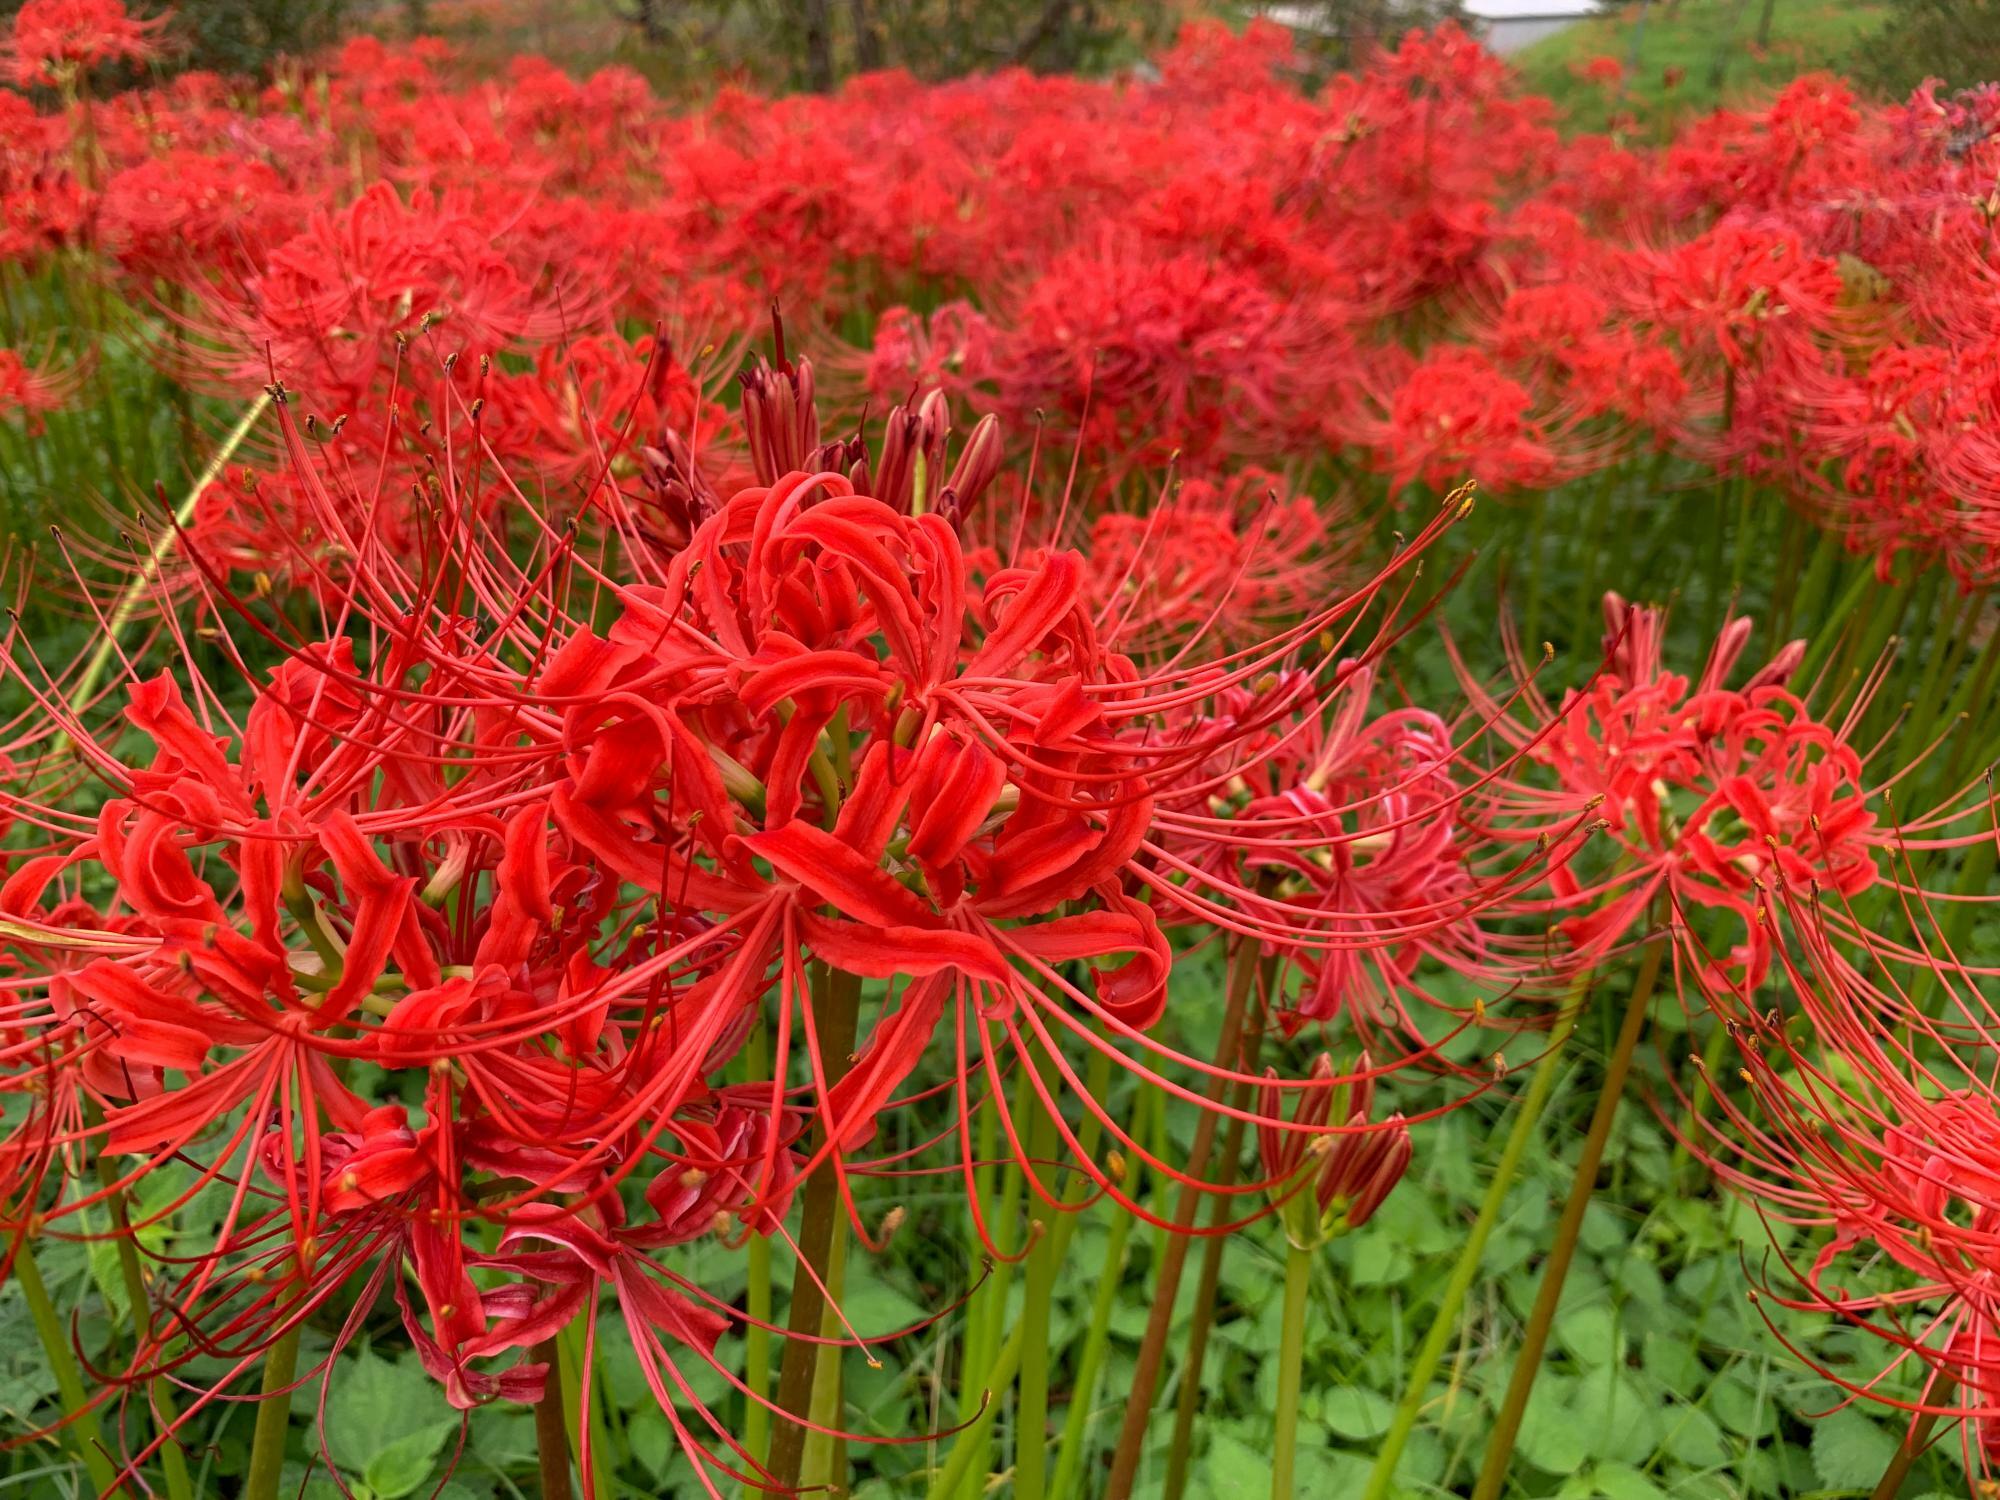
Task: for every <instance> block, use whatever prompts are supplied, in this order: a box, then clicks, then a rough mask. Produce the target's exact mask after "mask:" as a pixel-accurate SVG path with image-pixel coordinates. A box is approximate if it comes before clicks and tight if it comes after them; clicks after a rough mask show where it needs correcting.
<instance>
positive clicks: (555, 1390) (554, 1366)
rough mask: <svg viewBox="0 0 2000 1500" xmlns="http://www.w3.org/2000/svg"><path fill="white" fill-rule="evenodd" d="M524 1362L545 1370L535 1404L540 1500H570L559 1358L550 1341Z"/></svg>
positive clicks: (553, 1341) (543, 1341)
mask: <svg viewBox="0 0 2000 1500" xmlns="http://www.w3.org/2000/svg"><path fill="white" fill-rule="evenodd" d="M528 1358H529V1359H531V1360H533V1361H534V1362H535V1363H537V1364H546V1365H547V1366H548V1367H549V1373H548V1379H547V1381H546V1383H545V1384H544V1385H543V1386H542V1399H541V1400H539V1401H537V1402H536V1403H535V1458H536V1460H537V1462H538V1463H539V1464H540V1466H541V1474H542V1500H570V1497H571V1495H572V1493H573V1491H572V1490H571V1488H570V1482H569V1422H568V1419H567V1418H565V1417H564V1416H563V1383H562V1376H561V1374H560V1373H559V1370H558V1366H559V1365H560V1364H561V1362H562V1355H561V1353H560V1351H559V1350H558V1349H557V1348H556V1341H555V1339H554V1338H546V1339H543V1340H542V1341H541V1342H540V1343H539V1344H537V1345H535V1347H534V1349H533V1350H532V1351H530V1353H529V1355H528Z"/></svg>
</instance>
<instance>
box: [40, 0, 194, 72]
mask: <svg viewBox="0 0 2000 1500" xmlns="http://www.w3.org/2000/svg"><path fill="white" fill-rule="evenodd" d="M166 23H167V21H166V17H165V16H153V17H151V18H149V19H144V20H141V19H139V18H137V17H134V16H130V15H127V14H126V12H125V7H124V5H123V4H122V3H120V0H26V3H25V4H23V5H22V6H21V8H20V9H19V10H18V11H16V12H15V13H14V35H13V38H12V41H11V43H10V44H9V45H8V47H7V49H6V63H7V72H8V77H9V80H10V81H11V82H12V83H14V84H15V86H17V87H19V88H33V87H36V86H44V87H46V86H57V87H65V88H66V87H73V86H74V85H75V82H76V80H77V79H78V78H79V77H80V76H81V75H82V74H84V73H87V72H88V71H89V70H90V69H92V68H95V67H98V66H101V65H102V64H104V63H109V62H145V61H146V60H148V59H149V58H152V57H156V56H158V55H159V40H158V33H159V31H160V28H161V27H163V26H165V25H166Z"/></svg>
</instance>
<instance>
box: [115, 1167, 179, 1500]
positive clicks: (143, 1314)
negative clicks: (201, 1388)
mask: <svg viewBox="0 0 2000 1500" xmlns="http://www.w3.org/2000/svg"><path fill="white" fill-rule="evenodd" d="M97 1178H98V1181H99V1182H101V1183H103V1184H104V1187H105V1189H106V1194H105V1198H106V1202H107V1203H108V1204H109V1206H110V1210H111V1225H112V1228H113V1229H114V1230H115V1231H116V1244H117V1246H118V1271H119V1274H120V1276H121V1277H122V1278H123V1279H124V1282H125V1299H126V1301H127V1302H129V1303H130V1304H131V1310H132V1336H133V1338H134V1339H135V1340H136V1341H137V1343H138V1345H139V1347H140V1348H142V1349H143V1347H144V1346H145V1343H146V1341H147V1339H148V1338H150V1337H151V1335H152V1332H153V1330H152V1326H151V1325H152V1306H153V1303H152V1296H151V1294H150V1293H149V1292H148V1291H147V1290H146V1274H145V1272H144V1270H142V1269H141V1267H140V1265H139V1246H138V1244H137V1243H136V1242H135V1241H134V1240H133V1238H132V1214H131V1210H130V1208H129V1207H128V1206H127V1204H126V1201H125V1189H124V1188H122V1187H120V1186H119V1185H118V1168H117V1165H116V1163H114V1162H113V1161H112V1160H111V1158H110V1157H108V1156H103V1155H100V1156H99V1157H98V1158H97ZM146 1388H147V1392H148V1394H149V1395H150V1396H151V1397H152V1403H153V1410H154V1412H155V1414H156V1416H157V1418H158V1420H159V1422H160V1426H161V1429H162V1431H164V1432H165V1433H166V1436H165V1438H164V1439H162V1441H161V1443H160V1467H161V1468H162V1469H164V1470H165V1471H166V1476H167V1496H168V1500H194V1484H193V1481H192V1480H191V1479H190V1478H189V1477H188V1467H187V1455H186V1454H185V1453H183V1452H182V1451H181V1443H180V1439H179V1438H178V1437H175V1436H174V1435H173V1425H174V1419H175V1418H176V1417H177V1416H178V1415H179V1410H178V1408H177V1407H176V1406H175V1403H174V1394H173V1382H172V1381H170V1380H168V1379H167V1377H166V1376H164V1375H161V1376H157V1377H155V1378H154V1379H153V1380H151V1381H149V1382H147V1387H146Z"/></svg>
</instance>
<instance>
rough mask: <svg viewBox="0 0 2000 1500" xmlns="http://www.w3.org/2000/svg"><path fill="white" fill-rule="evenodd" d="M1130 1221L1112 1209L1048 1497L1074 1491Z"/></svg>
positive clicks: (1106, 1346)
mask: <svg viewBox="0 0 2000 1500" xmlns="http://www.w3.org/2000/svg"><path fill="white" fill-rule="evenodd" d="M1134 1222H1135V1221H1134V1219H1133V1216H1132V1215H1131V1214H1130V1213H1127V1212H1126V1211H1125V1210H1124V1209H1121V1208H1119V1207H1117V1206H1116V1205H1115V1204H1114V1205H1113V1206H1112V1210H1111V1230H1110V1233H1109V1234H1108V1235H1107V1236H1106V1237H1105V1241H1104V1269H1103V1274H1102V1275H1101V1276H1100V1277H1099V1278H1098V1282H1097V1296H1096V1297H1095V1298H1094V1299H1093V1300H1092V1302H1091V1305H1090V1326H1089V1327H1088V1328H1087V1329H1086V1330H1085V1331H1084V1335H1083V1350H1082V1352H1081V1353H1079V1354H1078V1355H1077V1359H1076V1382H1075V1386H1074V1388H1073V1389H1072V1390H1071V1392H1070V1399H1069V1411H1068V1412H1067V1413H1066V1414H1065V1415H1064V1417H1063V1431H1062V1442H1061V1444H1060V1445H1059V1446H1058V1447H1057V1449H1056V1472H1055V1477H1054V1479H1053V1480H1052V1481H1051V1483H1050V1485H1049V1493H1050V1494H1052V1495H1058V1496H1068V1495H1074V1494H1077V1493H1079V1491H1078V1489H1077V1482H1078V1477H1079V1476H1080V1475H1081V1473H1082V1471H1083V1461H1084V1457H1085V1454H1084V1449H1085V1447H1086V1446H1087V1444H1088V1438H1089V1432H1088V1429H1089V1426H1090V1413H1091V1408H1092V1407H1093V1406H1095V1405H1096V1402H1097V1377H1098V1373H1099V1372H1100V1371H1101V1370H1102V1369H1103V1367H1104V1354H1105V1351H1106V1350H1107V1349H1109V1348H1110V1346H1111V1312H1112V1308H1113V1307H1114V1305H1115V1304H1116V1303H1117V1300H1118V1288H1119V1286H1120V1284H1121V1282H1122V1280H1123V1276H1122V1274H1121V1273H1122V1271H1123V1269H1124V1265H1125V1246H1126V1242H1127V1240H1129V1239H1130V1238H1131V1234H1132V1225H1133V1223H1134Z"/></svg>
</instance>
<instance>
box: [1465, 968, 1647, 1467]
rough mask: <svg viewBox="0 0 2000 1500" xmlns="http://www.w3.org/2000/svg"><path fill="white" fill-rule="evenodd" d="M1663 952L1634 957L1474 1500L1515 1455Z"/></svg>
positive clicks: (1637, 1043) (1495, 1420) (1487, 1448)
mask: <svg viewBox="0 0 2000 1500" xmlns="http://www.w3.org/2000/svg"><path fill="white" fill-rule="evenodd" d="M1665 951H1666V939H1665V937H1664V935H1663V934H1655V935H1653V936H1652V937H1651V938H1650V939H1649V940H1648V941H1647V944H1646V956H1645V958H1644V959H1642V960H1641V961H1640V964H1639V973H1638V977H1637V978H1635V979H1634V980H1633V982H1632V994H1631V997H1630V998H1629V999H1628V1000H1627V1001H1626V1002H1625V1016H1624V1019H1623V1021H1622V1022H1621V1023H1620V1025H1619V1028H1618V1040H1617V1043H1616V1044H1615V1046H1614V1047H1613V1049H1612V1053H1611V1058H1610V1061H1609V1062H1608V1063H1607V1064H1606V1065H1605V1069H1604V1084H1603V1087H1602V1089H1601V1090H1600V1091H1599V1093H1598V1096H1597V1108H1596V1109H1595V1110H1594V1111H1593V1112H1592V1114H1591V1117H1590V1131H1589V1133H1588V1134H1587V1135H1586V1136H1585V1137H1584V1140H1583V1150H1582V1152H1581V1154H1580V1155H1579V1156H1578V1157H1577V1162H1576V1171H1575V1173H1574V1174H1573V1175H1572V1176H1571V1178H1570V1189H1569V1197H1568V1199H1567V1201H1565V1202H1564V1204H1563V1211H1562V1217H1561V1218H1560V1219H1559V1220H1557V1222H1556V1232H1555V1238H1554V1239H1553V1240H1552V1241H1551V1242H1550V1245H1549V1253H1548V1258H1547V1259H1546V1260H1544V1261H1543V1262H1542V1282H1541V1287H1540V1289H1539V1290H1538V1291H1537V1292H1536V1294H1535V1305H1534V1308H1533V1310H1532V1311H1531V1312H1530V1314H1529V1316H1528V1323H1527V1327H1526V1328H1525V1329H1523V1330H1522V1334H1521V1347H1520V1349H1519V1351H1518V1352H1517V1353H1516V1354H1515V1356H1514V1373H1513V1375H1512V1377H1511V1378H1510V1379H1509V1380H1508V1382H1507V1394H1506V1397H1505V1398H1504V1399H1503V1400H1502V1402H1501V1404H1500V1411H1499V1413H1498V1415H1497V1416H1496V1417H1495V1418H1494V1422H1493V1431H1492V1433H1491V1434H1490V1436H1489V1438H1488V1441H1487V1446H1486V1459H1485V1462H1484V1464H1483V1466H1482V1467H1481V1469H1480V1472H1479V1480H1478V1483H1477V1484H1476V1485H1475V1486H1474V1488H1473V1492H1472V1494H1473V1500H1498V1497H1499V1495H1500V1491H1501V1487H1502V1486H1503V1485H1504V1484H1505V1483H1506V1478H1507V1466H1508V1464H1509V1463H1510V1462H1511V1461H1512V1459H1513V1456H1514V1441H1515V1438H1516V1437H1517V1436H1518V1435H1519V1433H1520V1430H1521V1419H1522V1417H1523V1416H1524V1415H1526V1413H1527V1410H1528V1398H1529V1397H1530V1396H1531V1395H1533V1394H1534V1389H1535V1377H1536V1375H1538V1374H1539V1373H1540V1371H1541V1366H1542V1351H1543V1350H1544V1349H1545V1348H1546V1347H1547V1345H1548V1339H1549V1330H1550V1328H1551V1327H1553V1326H1554V1323H1555V1316H1556V1306H1557V1304H1558V1303H1559V1302H1560V1301H1561V1300H1562V1289H1563V1282H1564V1281H1565V1280H1566V1279H1567V1278H1568V1276H1569V1268H1570V1262H1571V1261H1572V1260H1573V1259H1574V1258H1575V1256H1576V1242H1577V1236H1578V1234H1579V1233H1580V1232H1581V1231H1582V1229H1583V1215H1584V1211H1585V1210H1586V1209H1587V1208H1589V1206H1590V1199H1591V1195H1592V1194H1593V1193H1594V1192H1595V1190H1596V1187H1597V1169H1598V1167H1599V1166H1600V1165H1601V1164H1602V1162H1603V1160H1604V1147H1605V1143H1606V1142H1607V1141H1608V1140H1609V1139H1610V1137H1611V1122H1612V1121H1613V1120H1614V1119H1615V1118H1616V1117H1617V1114H1618V1103H1619V1100H1620V1099H1621V1098H1622V1097H1623V1095H1624V1092H1625V1079H1626V1076H1627V1074H1629V1073H1630V1071H1631V1067H1632V1054H1633V1051H1634V1050H1635V1049H1636V1048H1637V1047H1638V1045H1639V1034H1640V1032H1641V1031H1643V1030H1644V1029H1645V1025H1646V1017H1647V1015H1648V1014H1650V1012H1651V1009H1652V1003H1653V987H1654V985H1655V983H1656V982H1657V981H1658V979H1659V977H1660V963H1661V960H1662V958H1663V956H1664V954H1665Z"/></svg>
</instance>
